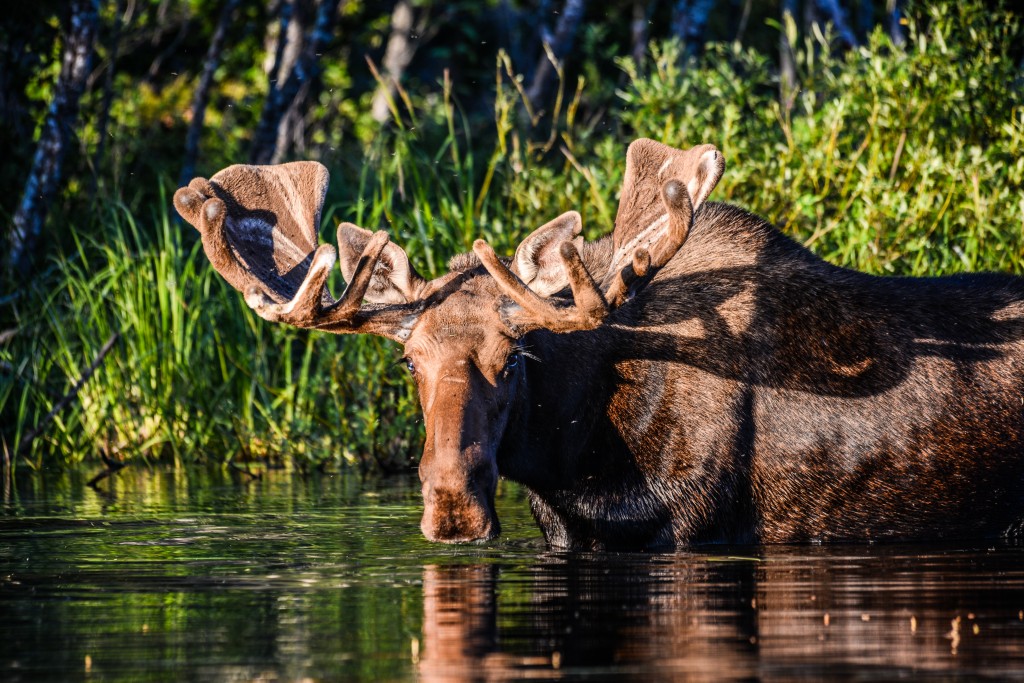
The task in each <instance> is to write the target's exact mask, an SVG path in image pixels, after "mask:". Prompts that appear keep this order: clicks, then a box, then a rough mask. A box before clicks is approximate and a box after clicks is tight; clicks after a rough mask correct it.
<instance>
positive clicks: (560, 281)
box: [512, 211, 583, 296]
mask: <svg viewBox="0 0 1024 683" xmlns="http://www.w3.org/2000/svg"><path fill="white" fill-rule="evenodd" d="M582 229H583V221H582V219H581V218H580V214H579V213H578V212H576V211H569V212H567V213H563V214H562V215H561V216H559V217H558V218H556V219H555V220H553V221H551V222H550V223H545V224H544V225H542V226H541V227H539V228H537V229H536V230H534V231H533V232H532V233H530V234H529V236H527V237H526V239H524V240H523V241H522V242H521V243H520V244H519V247H518V248H517V249H516V255H515V257H514V258H513V259H512V272H513V273H515V274H516V275H518V276H519V279H520V280H522V281H523V283H524V284H525V285H527V286H528V287H529V288H530V289H532V290H533V291H534V292H536V293H537V294H539V295H541V296H551V295H552V294H554V293H555V292H558V291H560V290H562V289H565V288H566V287H567V286H568V285H569V275H568V273H566V272H565V267H564V266H563V259H562V257H561V256H560V255H559V247H560V246H561V245H562V243H563V242H571V241H572V240H573V238H575V237H576V236H577V235H579V234H580V231H581V230H582Z"/></svg>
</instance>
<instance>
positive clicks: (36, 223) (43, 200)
mask: <svg viewBox="0 0 1024 683" xmlns="http://www.w3.org/2000/svg"><path fill="white" fill-rule="evenodd" d="M70 4H71V8H70V9H71V19H70V22H69V30H68V32H67V36H66V38H65V40H64V54H63V55H62V57H61V69H60V75H59V76H58V77H57V84H56V86H55V87H54V91H53V99H52V100H51V101H50V107H49V110H48V111H47V113H46V118H45V120H44V122H43V128H42V132H41V133H40V135H39V143H38V144H37V146H36V153H35V157H34V158H33V160H32V167H31V169H30V170H29V174H28V180H27V181H26V182H25V193H24V195H23V196H22V199H21V203H20V205H19V206H18V210H17V211H16V212H15V214H14V225H13V227H12V230H11V238H10V244H9V247H10V249H9V252H8V257H7V263H8V268H9V269H10V270H11V271H12V272H16V273H18V274H20V275H26V274H28V272H29V269H30V267H31V263H32V256H33V252H34V250H35V246H36V242H38V240H39V236H40V234H41V233H42V230H43V223H44V221H45V220H46V213H47V209H48V208H49V205H50V203H51V202H52V201H53V200H54V199H55V197H56V194H57V190H58V188H59V186H60V180H61V170H62V166H63V163H64V156H65V154H66V153H67V149H68V147H69V146H70V144H71V138H72V136H73V135H74V127H75V124H76V123H77V121H78V105H79V100H81V97H82V92H83V90H84V89H85V81H86V77H87V76H88V74H89V63H90V61H91V59H92V54H93V49H94V47H95V42H96V31H97V28H98V25H99V0H71V3H70Z"/></svg>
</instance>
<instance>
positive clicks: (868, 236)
mask: <svg viewBox="0 0 1024 683" xmlns="http://www.w3.org/2000/svg"><path fill="white" fill-rule="evenodd" d="M908 28H909V36H908V41H907V45H906V47H905V48H904V49H900V48H897V47H895V46H893V45H892V44H891V42H890V40H889V38H888V37H887V35H886V34H885V33H884V32H882V31H881V30H876V32H875V33H873V34H872V35H871V36H870V40H869V41H868V42H867V43H866V44H865V45H864V46H862V47H860V48H858V49H856V50H851V51H850V52H848V53H846V54H844V55H836V54H833V53H832V51H831V50H830V45H831V40H830V37H829V36H828V35H827V34H821V33H820V32H819V33H814V32H812V33H811V35H809V36H806V37H805V38H804V39H803V40H802V41H801V42H799V44H796V45H795V46H794V56H795V63H796V67H797V76H798V86H799V88H798V90H797V94H796V95H795V96H794V97H792V98H790V99H786V100H780V98H779V94H778V88H779V78H778V74H777V72H776V70H775V67H774V65H773V63H772V61H771V60H770V59H769V58H768V57H766V56H765V55H764V54H763V53H761V52H758V51H755V50H752V49H748V48H744V47H742V46H741V45H738V44H716V45H711V46H709V47H708V48H707V50H706V51H705V52H704V54H703V55H700V56H696V57H689V58H685V59H684V58H683V52H682V49H681V46H680V45H679V44H678V43H674V42H665V43H654V44H652V46H651V58H650V59H649V60H648V63H647V70H646V72H645V71H641V70H640V69H639V68H638V67H637V65H635V64H633V63H632V61H630V60H620V61H619V65H620V67H621V69H622V78H621V80H620V87H619V91H618V92H617V93H616V94H614V95H612V94H611V87H610V86H609V83H610V82H611V81H610V80H608V79H605V80H604V81H602V80H601V74H600V73H599V72H598V71H596V70H591V71H588V70H587V69H584V70H583V71H584V74H583V77H581V78H579V79H578V80H577V79H575V77H573V76H571V75H567V74H565V73H564V72H563V73H562V74H561V78H560V80H561V83H560V88H559V97H558V101H557V102H556V103H555V105H554V106H553V107H552V109H553V111H552V112H550V113H549V114H548V115H547V116H544V117H538V116H535V114H536V111H535V110H534V109H533V107H532V106H531V107H529V108H526V107H524V103H523V95H522V92H523V82H522V79H521V77H519V76H517V74H516V72H515V69H514V67H513V65H512V64H511V62H510V60H509V58H508V57H507V56H506V55H504V53H500V54H499V56H498V60H497V64H496V65H495V78H494V81H493V82H494V94H493V119H492V120H491V121H489V122H487V125H482V124H481V123H480V122H479V120H477V119H475V118H474V117H473V116H472V115H470V114H466V113H464V110H463V108H462V102H463V100H462V99H460V97H459V96H458V94H457V89H456V87H455V86H456V85H458V84H457V83H455V84H453V81H452V80H451V79H449V78H447V77H446V78H445V79H443V81H442V82H441V83H439V84H438V85H436V86H435V87H433V88H426V89H422V90H419V91H417V90H408V91H407V90H400V91H399V94H398V96H397V97H396V98H395V100H394V101H393V102H392V107H391V109H392V115H393V120H392V121H391V122H389V124H387V125H385V126H383V127H381V126H379V125H378V124H376V123H375V122H373V121H372V120H371V119H370V118H369V117H368V115H367V113H366V112H367V109H368V101H369V97H370V96H371V94H372V90H367V91H365V94H364V95H361V96H360V97H361V98H362V99H361V100H360V99H359V98H355V99H353V98H352V97H349V96H348V93H349V89H350V88H352V87H354V86H353V83H352V79H351V77H350V74H349V73H348V71H347V70H346V69H345V68H343V67H341V66H337V65H335V66H331V65H328V67H327V69H326V71H325V77H324V78H325V87H324V88H323V90H322V92H321V93H320V96H319V111H318V112H317V113H316V116H315V117H314V119H313V120H314V121H320V122H322V123H323V122H327V121H338V120H341V121H344V125H341V126H338V127H336V128H330V127H328V126H326V125H324V126H323V127H322V128H321V129H318V132H316V133H315V134H314V135H313V136H312V138H311V139H312V140H313V141H314V144H316V145H318V146H320V148H321V149H322V150H325V152H324V154H323V155H322V158H323V159H325V161H327V163H328V164H329V166H330V167H331V170H332V174H333V180H332V187H331V190H330V194H329V197H328V208H327V211H326V214H325V220H324V222H325V230H324V233H325V234H326V235H331V236H332V238H333V233H334V229H333V226H334V224H336V223H337V222H338V221H339V220H352V221H354V222H356V223H359V224H362V225H365V226H367V227H370V228H377V227H381V226H383V227H386V228H387V229H388V230H389V231H390V233H391V234H392V236H393V237H394V239H395V241H396V242H398V243H399V244H401V245H402V246H403V247H405V248H406V250H407V251H408V252H409V254H410V257H411V259H412V261H413V263H414V264H415V265H416V267H417V268H418V269H419V270H421V272H423V273H424V274H425V275H427V276H435V275H438V274H440V273H442V272H444V270H445V263H446V262H447V261H448V259H449V258H450V257H451V256H452V255H453V254H455V253H458V252H462V251H466V250H468V249H469V248H470V247H471V245H472V242H473V240H474V239H476V238H478V237H484V238H486V239H488V240H489V241H491V243H492V244H494V245H495V247H496V248H498V249H499V251H503V252H504V253H511V251H512V250H513V249H514V247H515V245H516V244H517V243H518V241H519V240H520V239H521V238H522V237H523V236H525V235H526V234H527V233H528V232H529V231H530V230H532V229H534V228H535V227H537V226H538V225H540V224H542V223H544V222H546V221H548V220H550V219H551V218H553V217H555V216H557V215H558V214H559V213H561V212H563V211H567V210H570V209H576V210H579V211H580V212H581V213H582V214H583V218H584V226H585V230H586V232H587V235H588V237H590V238H593V237H596V236H598V235H601V234H605V233H607V232H608V231H609V230H610V229H611V227H612V222H613V220H614V213H615V202H616V192H617V191H618V188H619V187H620V185H621V180H622V172H623V166H624V163H623V161H624V153H625V149H626V145H627V144H628V142H629V141H630V140H631V139H633V138H635V137H640V136H647V137H653V138H655V139H659V140H662V141H664V142H666V143H668V144H672V145H675V146H680V147H686V146H690V145H694V144H698V143H702V142H712V143H714V144H716V145H717V146H718V147H719V148H720V149H721V150H722V151H723V153H724V155H725V157H726V160H727V164H728V168H727V170H726V174H725V177H724V179H723V181H722V183H721V185H720V186H719V188H718V189H717V190H716V191H715V195H714V198H716V199H719V200H727V201H731V202H734V203H737V204H739V205H741V206H744V207H746V208H748V209H750V210H752V211H754V212H756V213H759V214H762V215H764V216H766V217H767V218H768V219H769V220H771V221H773V222H775V223H776V224H778V225H780V226H781V227H782V228H783V229H784V230H786V231H787V232H788V233H789V234H791V235H793V236H794V237H795V238H797V239H799V240H801V241H802V242H804V243H805V244H807V245H808V246H810V247H811V248H812V249H814V250H815V251H816V252H817V253H819V254H821V255H822V256H824V257H825V258H827V259H829V260H831V261H833V262H835V263H838V264H841V265H845V266H850V267H855V268H859V269H863V270H867V271H870V272H875V273H893V274H913V275H931V274H939V273H950V272H956V271H962V270H1002V271H1013V272H1020V271H1022V270H1024V230H1022V227H1024V220H1022V219H1024V192H1022V189H1024V106H1022V101H1024V99H1022V97H1021V93H1022V83H1021V77H1020V71H1019V67H1018V66H1017V65H1016V64H1015V57H1014V54H1013V52H1012V50H1013V49H1016V48H1015V47H1014V46H1015V45H1019V44H1020V41H1021V30H1020V26H1019V23H1018V20H1017V19H1016V18H1015V17H1014V16H1013V15H1010V14H1006V13H1001V12H998V11H997V12H993V11H991V10H987V9H985V8H984V7H983V6H982V5H981V4H978V3H967V4H964V5H942V6H941V7H936V8H933V9H931V10H929V13H928V14H927V15H925V16H921V17H918V18H917V19H915V20H913V21H911V22H910V24H909V27H908ZM600 34H601V31H600V30H599V29H597V28H594V29H592V30H590V32H589V33H588V34H587V36H589V37H585V40H584V43H586V42H587V41H590V42H594V41H596V40H597V38H599V37H600ZM125 78H126V79H127V78H128V77H127V76H125ZM217 78H218V89H217V92H218V93H219V94H218V97H221V98H223V99H222V101H221V102H220V103H214V104H213V105H211V111H210V114H209V117H208V125H209V126H210V132H209V133H208V135H209V136H212V137H214V138H216V143H217V144H212V145H209V146H208V151H207V152H206V157H205V160H204V165H205V166H206V167H207V168H209V169H211V170H212V169H213V168H216V167H220V166H223V165H226V164H228V163H232V162H235V161H239V160H240V159H242V158H244V156H245V155H244V149H245V143H246V140H247V139H248V138H247V135H248V132H247V131H248V130H251V126H252V125H253V124H254V118H253V117H254V114H253V109H254V108H256V103H258V102H259V101H260V93H261V92H263V89H265V87H266V84H265V82H263V81H262V80H261V78H262V71H261V70H260V69H258V68H255V67H253V68H251V69H248V70H246V69H245V68H242V67H240V66H239V67H237V68H236V67H231V68H227V67H225V68H224V69H222V70H221V71H220V72H218V77H217ZM123 87H128V81H125V83H124V84H123ZM188 88H189V82H188V81H187V80H186V79H184V78H182V79H180V80H174V81H171V82H168V83H165V84H164V85H163V87H162V88H160V89H147V86H143V87H142V88H141V89H140V90H139V95H138V97H135V98H122V99H120V100H119V101H118V103H117V104H116V106H115V109H114V111H113V113H112V122H111V127H112V129H113V130H116V131H117V135H116V136H115V137H116V138H117V139H119V140H121V142H119V143H117V144H116V145H114V148H113V149H112V150H111V151H110V157H111V161H110V164H111V165H112V167H113V168H114V169H121V170H120V171H117V172H113V173H110V174H108V175H107V176H105V177H106V178H109V179H112V185H113V186H114V187H113V188H112V187H108V188H107V190H108V191H110V192H112V193H113V196H119V197H121V198H122V201H121V202H120V203H118V204H116V205H114V206H113V207H111V208H108V209H107V210H105V211H103V212H99V213H98V212H96V211H95V210H93V209H89V210H88V211H86V210H85V209H86V208H88V207H85V206H84V204H85V202H82V204H83V211H82V214H81V215H82V216H83V217H82V218H76V219H74V220H72V221H71V225H70V228H71V229H70V230H69V231H68V234H69V235H77V236H79V237H77V241H76V242H74V244H73V247H69V248H68V249H67V250H66V251H65V252H64V253H63V254H59V255H55V256H53V257H52V258H51V261H50V270H49V271H48V272H47V273H46V274H44V275H43V276H42V277H40V278H38V279H37V280H36V281H35V284H34V285H33V287H32V288H30V289H25V290H24V291H22V292H21V293H20V294H19V295H17V296H16V297H15V298H8V299H5V298H4V297H2V296H0V314H3V315H4V316H5V320H6V319H10V321H11V322H12V323H13V325H14V328H15V329H16V330H17V334H16V335H15V336H14V337H13V339H12V340H10V341H6V342H2V341H0V425H3V426H2V428H0V436H2V438H3V440H4V442H5V443H6V444H7V447H8V448H11V449H15V448H17V447H18V446H19V444H20V443H21V441H22V439H23V438H24V436H25V433H26V431H28V430H29V429H31V428H32V427H33V426H34V425H36V424H38V423H39V422H40V421H41V420H42V419H43V416H44V415H45V414H46V413H47V412H48V411H49V410H50V409H51V408H52V407H53V406H54V405H55V404H56V403H57V401H58V400H59V399H60V398H61V397H62V396H63V395H64V394H65V393H66V392H67V391H68V390H69V388H70V387H71V385H72V384H73V383H74V382H75V381H76V380H77V378H78V377H80V376H81V374H82V372H83V370H84V369H85V368H86V367H87V366H88V365H89V364H90V362H91V361H92V359H93V358H94V357H95V355H96V353H97V351H98V349H99V348H100V347H101V346H102V344H103V343H104V341H105V340H106V339H107V338H109V336H110V335H111V334H113V333H114V332H119V333H120V335H121V338H120V341H119V343H118V344H117V346H116V347H115V349H114V351H113V352H112V353H111V355H110V357H108V358H107V360H106V362H105V363H104V364H103V365H102V366H101V369H100V370H99V371H98V372H97V374H96V375H95V376H94V377H93V378H92V379H91V380H90V381H89V382H88V383H87V384H86V385H85V387H84V388H83V390H82V392H81V394H80V396H79V400H77V401H74V402H73V403H72V405H71V406H70V407H69V408H67V409H66V410H65V411H63V412H61V413H60V414H58V416H57V417H56V419H55V420H54V422H53V424H52V425H50V426H49V427H48V428H47V429H46V430H45V433H44V436H43V437H42V438H40V439H37V440H36V441H35V442H34V443H33V444H32V446H31V448H30V449H29V451H28V459H27V462H29V463H31V464H32V465H34V466H42V465H43V464H45V463H46V462H48V461H54V462H73V461H77V460H79V459H82V458H85V457H90V456H91V455H92V454H94V453H95V452H96V451H97V450H102V451H106V452H108V453H111V454H114V453H117V454H119V455H120V457H133V456H142V457H151V458H173V459H176V460H187V461H191V460H208V461H212V462H224V461H228V460H231V459H233V458H236V457H239V458H242V459H267V461H268V462H270V463H272V464H273V463H283V464H286V465H291V466H296V467H310V466H318V465H321V464H323V465H333V464H345V465H359V466H362V467H367V468H372V467H382V468H385V469H387V468H393V467H396V466H402V465H405V464H408V463H409V462H411V461H412V459H413V458H414V457H415V453H416V451H418V449H419V441H420V438H421V434H420V429H421V422H420V417H419V414H418V405H417V400H416V396H415V394H414V391H413V388H412V386H411V383H410V382H409V380H408V379H407V378H406V377H405V375H404V374H403V373H402V372H401V369H400V368H397V367H393V365H394V361H395V360H396V359H397V353H396V350H397V349H396V347H394V346H393V345H392V344H391V343H390V342H385V341H382V340H378V339H372V338H347V337H341V338H338V337H330V336H326V335H322V334H320V333H309V332H304V331H299V330H292V329H289V328H286V327H283V326H275V325H270V324H267V323H265V322H263V321H262V320H260V319H258V318H256V317H255V316H254V315H253V314H252V313H251V312H250V311H249V310H248V309H247V308H246V306H245V305H244V302H243V301H242V299H241V297H240V296H239V295H238V294H237V293H236V292H234V291H233V290H231V289H230V287H228V286H227V285H226V284H225V283H224V282H223V281H222V280H221V279H220V278H219V277H217V276H216V274H214V273H212V271H211V270H210V268H209V267H208V264H207V262H206V259H205V256H204V255H203V254H202V249H201V247H200V246H199V245H198V243H197V242H196V238H195V234H194V233H193V232H192V231H191V228H188V227H187V226H181V225H179V224H178V223H177V222H176V220H175V218H174V217H173V216H172V215H170V214H169V206H168V204H169V203H168V201H167V192H168V191H169V190H170V189H171V187H170V186H169V181H167V180H164V181H160V180H158V178H159V177H163V178H167V177H169V176H171V177H173V175H174V174H175V173H176V170H177V167H176V166H173V165H172V166H171V167H170V168H168V165H167V163H166V160H167V159H168V158H177V157H175V156H174V155H175V154H177V153H178V152H177V150H172V149H170V148H169V147H168V149H159V147H158V145H159V144H163V143H160V142H154V141H152V140H151V139H150V138H158V137H159V139H160V140H163V141H166V140H168V139H173V140H180V139H181V133H182V132H183V130H184V125H185V124H184V122H183V121H181V120H179V119H176V118H175V116H178V115H179V114H180V112H182V111H185V109H186V105H187V92H188ZM246 98H249V99H248V100H246ZM609 98H612V99H609ZM232 101H234V102H237V103H243V102H247V104H245V106H238V107H229V106H226V105H227V104H228V103H230V102H232ZM317 125H321V124H317ZM168 127H169V128H170V129H173V130H174V131H176V132H177V133H178V135H177V137H174V138H168V137H160V136H158V135H157V133H158V132H160V131H166V130H167V129H168ZM175 144H177V143H175ZM140 169H148V170H147V171H146V172H145V173H142V172H141V171H140ZM136 172H139V173H140V175H132V174H134V173H136ZM143 178H145V180H143ZM115 188H116V189H115ZM82 235H94V236H95V237H93V238H88V239H87V238H84V237H81V236H82ZM337 280H338V281H336V282H334V283H332V284H333V286H334V288H335V290H336V291H337V289H338V288H339V287H341V286H342V283H341V282H340V278H338V279H337ZM0 332H2V330H0ZM0 447H2V444H0Z"/></svg>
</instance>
